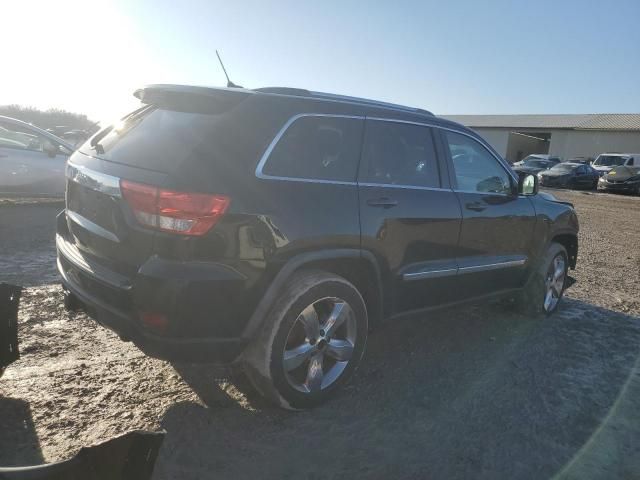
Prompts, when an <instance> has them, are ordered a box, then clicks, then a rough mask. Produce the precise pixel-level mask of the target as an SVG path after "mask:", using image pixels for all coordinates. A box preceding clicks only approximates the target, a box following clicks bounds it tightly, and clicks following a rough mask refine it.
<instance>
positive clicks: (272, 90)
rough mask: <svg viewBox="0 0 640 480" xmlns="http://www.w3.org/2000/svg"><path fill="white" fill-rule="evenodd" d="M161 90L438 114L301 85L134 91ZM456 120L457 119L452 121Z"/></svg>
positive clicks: (145, 95)
mask: <svg viewBox="0 0 640 480" xmlns="http://www.w3.org/2000/svg"><path fill="white" fill-rule="evenodd" d="M159 92H171V93H177V94H178V93H182V94H193V95H201V96H207V97H221V96H222V95H225V96H233V97H241V96H248V95H256V94H259V95H281V96H287V97H297V98H302V99H309V100H320V101H325V102H337V103H344V104H352V105H358V106H361V107H373V108H383V109H388V110H394V111H397V112H402V113H412V114H417V115H419V116H427V117H432V118H433V117H434V114H433V113H431V112H430V111H428V110H424V109H422V108H416V107H408V106H405V105H398V104H395V103H389V102H382V101H378V100H371V99H368V98H360V97H351V96H348V95H336V94H332V93H324V92H314V91H311V90H305V89H301V88H290V87H264V88H256V89H253V90H252V89H247V88H226V87H204V86H191V85H171V84H154V85H147V86H145V87H143V88H140V89H138V90H136V91H135V92H134V96H135V97H137V98H139V99H140V100H141V101H142V102H143V103H150V102H149V101H145V100H148V99H149V98H150V97H152V96H153V95H154V94H157V93H159ZM448 123H455V122H448Z"/></svg>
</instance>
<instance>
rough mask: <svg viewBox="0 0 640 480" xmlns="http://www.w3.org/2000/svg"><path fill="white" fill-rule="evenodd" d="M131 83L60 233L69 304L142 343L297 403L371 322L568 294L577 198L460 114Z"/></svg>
mask: <svg viewBox="0 0 640 480" xmlns="http://www.w3.org/2000/svg"><path fill="white" fill-rule="evenodd" d="M135 95H136V96H137V97H138V98H139V99H140V100H141V101H142V104H143V106H142V108H140V109H138V110H136V111H135V112H133V113H131V114H130V115H128V116H126V117H124V118H123V119H122V120H121V121H120V122H118V123H117V124H114V125H112V126H109V127H108V128H105V129H103V130H102V131H100V132H98V133H97V134H96V135H95V136H94V137H93V138H91V139H90V140H89V141H88V142H87V143H86V144H84V146H83V147H81V148H80V149H79V151H77V152H76V153H74V154H73V156H72V157H71V158H70V160H69V163H68V166H67V196H66V209H65V211H64V212H62V213H61V214H60V215H59V217H58V223H57V242H56V243H57V250H58V269H59V271H60V274H61V275H62V278H63V284H64V287H65V289H66V291H67V297H66V301H67V305H68V306H70V307H71V306H73V304H76V303H79V302H81V303H82V304H84V305H85V306H86V308H87V310H88V311H89V313H90V314H91V315H92V316H93V317H94V318H96V319H97V321H98V322H100V323H101V324H103V325H105V326H107V327H108V328H111V329H113V330H114V331H116V332H117V333H118V334H119V335H120V336H121V337H122V338H124V339H128V340H132V341H133V342H134V343H135V344H136V345H137V346H138V347H139V348H141V349H142V350H143V351H144V352H146V353H148V354H149V355H153V356H155V357H158V358H163V359H168V360H183V361H191V362H215V363H219V364H225V365H236V366H238V365H239V366H242V367H244V368H245V370H246V372H247V374H248V376H249V377H250V379H251V380H252V382H253V383H254V384H255V386H256V387H257V388H258V390H260V391H261V392H262V393H263V394H264V395H265V396H267V397H268V398H269V399H271V400H273V401H274V402H276V403H278V404H280V405H282V406H284V407H286V408H306V407H309V406H312V405H315V404H318V403H320V402H322V401H323V400H325V399H326V398H327V397H328V396H329V395H330V394H331V393H332V392H333V391H334V390H335V389H336V388H338V387H339V386H340V385H341V384H343V383H344V382H345V381H346V380H347V379H348V378H349V376H350V375H351V374H352V373H353V371H354V370H355V368H356V367H357V365H358V363H359V362H360V359H361V357H362V354H363V352H364V349H365V344H366V340H367V335H368V332H369V331H370V330H371V329H372V328H374V327H375V326H376V324H378V323H379V322H380V321H381V320H382V319H388V318H394V317H397V316H398V315H400V314H406V313H407V312H418V311H427V310H429V309H433V308H436V307H441V306H444V305H452V304H458V303H462V302H467V301H477V300H486V299H489V298H497V297H501V296H509V297H516V298H517V304H518V305H519V306H521V307H522V308H523V309H526V310H528V311H531V312H539V313H543V314H547V315H548V314H550V313H552V312H553V311H554V310H555V309H556V308H557V306H558V302H559V301H560V299H561V298H562V294H563V291H564V288H565V283H566V278H567V269H568V268H569V267H571V268H575V264H576V256H577V248H578V242H577V231H578V222H577V217H576V214H575V211H574V210H573V208H572V207H571V206H570V205H569V204H565V203H561V202H558V201H555V199H554V198H553V197H551V196H549V195H545V194H542V193H540V194H538V193H537V179H536V178H535V177H534V176H531V175H526V174H523V175H521V176H520V177H519V176H518V175H516V174H515V173H514V172H513V171H512V170H511V169H510V167H509V165H508V164H507V163H506V162H505V161H504V160H503V159H502V158H500V156H499V155H498V154H496V152H495V151H494V150H493V149H492V148H491V147H490V146H489V145H488V144H487V143H486V142H485V141H484V140H483V139H482V138H481V137H480V136H478V135H477V134H476V133H474V132H473V131H471V130H469V129H467V128H465V127H463V126H462V125H459V124H457V123H453V122H451V121H447V120H445V119H442V118H438V117H437V116H434V115H433V114H431V113H430V112H427V111H424V110H420V109H415V108H408V107H403V106H399V105H392V104H387V103H382V102H376V101H372V100H364V99H359V98H353V97H344V96H337V95H330V94H322V93H317V92H310V91H306V90H299V89H287V88H267V89H259V90H246V89H224V88H204V87H188V86H177V85H151V86H148V87H145V88H143V89H140V90H138V91H137V92H136V94H135Z"/></svg>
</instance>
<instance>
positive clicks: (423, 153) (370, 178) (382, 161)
mask: <svg viewBox="0 0 640 480" xmlns="http://www.w3.org/2000/svg"><path fill="white" fill-rule="evenodd" d="M362 162H363V166H366V171H364V172H363V173H362V175H361V176H362V180H363V181H364V182H370V183H381V184H385V185H407V186H418V187H439V186H440V178H439V175H438V162H437V159H436V152H435V148H434V145H433V135H432V133H431V128H429V127H423V126H420V125H412V124H408V123H397V122H385V121H379V120H369V121H367V129H366V133H365V139H364V144H363V146H362Z"/></svg>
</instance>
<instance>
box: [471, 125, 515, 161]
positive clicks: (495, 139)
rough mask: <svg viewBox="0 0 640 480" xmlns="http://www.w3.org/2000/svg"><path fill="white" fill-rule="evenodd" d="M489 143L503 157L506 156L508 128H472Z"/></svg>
mask: <svg viewBox="0 0 640 480" xmlns="http://www.w3.org/2000/svg"><path fill="white" fill-rule="evenodd" d="M474 130H475V131H476V132H478V134H480V136H481V137H482V138H484V139H485V140H486V141H487V143H489V145H491V146H492V147H493V148H494V149H495V151H496V152H498V153H499V154H500V156H502V157H503V158H506V157H507V146H508V144H509V130H507V129H504V128H474Z"/></svg>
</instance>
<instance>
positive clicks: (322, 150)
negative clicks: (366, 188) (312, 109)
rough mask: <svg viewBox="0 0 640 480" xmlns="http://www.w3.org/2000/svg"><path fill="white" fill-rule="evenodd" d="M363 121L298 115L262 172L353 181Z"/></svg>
mask: <svg viewBox="0 0 640 480" xmlns="http://www.w3.org/2000/svg"><path fill="white" fill-rule="evenodd" d="M363 124H364V121H363V120H362V119H358V118H348V117H330V116H326V117H324V116H305V117H300V118H298V119H296V120H295V121H294V122H293V123H292V124H291V125H290V126H289V128H287V130H286V131H285V132H284V134H283V135H282V137H281V138H280V140H279V141H278V142H277V144H276V145H275V147H274V148H273V150H272V151H271V154H270V155H269V158H268V159H267V161H266V163H265V165H264V167H263V169H262V172H263V173H264V174H266V175H270V176H274V177H286V178H301V179H311V180H324V181H339V182H354V181H355V180H356V174H357V170H358V161H359V159H360V147H361V141H362V129H363Z"/></svg>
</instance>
